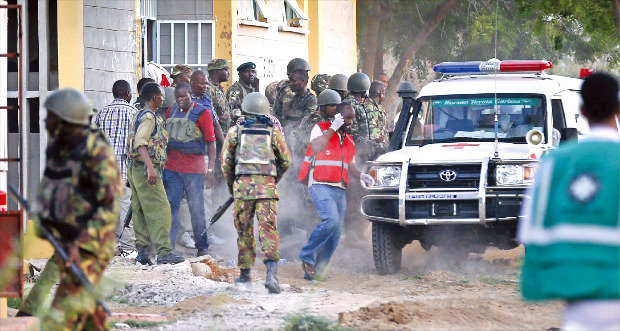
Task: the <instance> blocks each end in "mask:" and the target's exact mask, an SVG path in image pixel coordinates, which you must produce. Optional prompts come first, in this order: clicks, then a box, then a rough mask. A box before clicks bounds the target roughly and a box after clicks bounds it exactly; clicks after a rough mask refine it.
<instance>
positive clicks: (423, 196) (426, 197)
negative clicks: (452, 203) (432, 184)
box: [405, 193, 456, 200]
mask: <svg viewBox="0 0 620 331" xmlns="http://www.w3.org/2000/svg"><path fill="white" fill-rule="evenodd" d="M405 198H406V199H407V200H444V199H456V195H455V194H432V193H430V194H429V193H408V194H407V195H406V196H405Z"/></svg>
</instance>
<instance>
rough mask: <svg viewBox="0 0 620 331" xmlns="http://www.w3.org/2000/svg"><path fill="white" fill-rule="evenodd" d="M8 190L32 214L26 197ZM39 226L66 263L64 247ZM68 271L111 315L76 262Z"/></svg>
mask: <svg viewBox="0 0 620 331" xmlns="http://www.w3.org/2000/svg"><path fill="white" fill-rule="evenodd" d="M9 192H11V194H12V195H13V197H14V198H15V199H16V200H17V201H18V202H19V203H20V204H21V205H22V206H23V207H24V209H25V210H26V211H27V212H28V213H29V214H32V211H31V209H30V205H29V204H28V201H26V199H24V197H22V196H21V195H20V194H19V192H18V191H17V189H15V186H13V185H9ZM39 228H40V229H41V231H42V232H43V234H44V235H45V238H46V239H47V240H48V241H49V242H50V243H51V244H52V246H53V247H54V249H55V250H56V253H57V254H58V256H60V259H61V260H62V262H64V263H66V262H67V261H69V254H67V251H66V250H65V248H64V247H63V246H62V245H61V244H60V242H58V239H56V237H54V235H53V234H52V233H51V232H50V230H49V229H48V228H47V227H46V226H45V225H44V224H43V223H41V222H39ZM69 271H70V272H71V273H72V274H73V276H75V277H76V278H77V279H78V280H79V281H80V283H81V284H82V286H84V288H85V289H86V290H87V291H88V292H89V293H90V294H92V295H93V296H94V297H95V300H97V305H99V306H101V308H103V310H104V311H105V313H106V314H107V315H108V316H111V315H112V313H111V312H110V311H109V310H108V308H106V306H105V305H104V304H103V302H102V301H101V299H99V292H98V291H97V289H96V288H95V286H93V284H92V283H91V282H90V281H89V280H88V278H87V277H86V274H84V271H82V269H81V268H80V266H79V265H77V263H75V262H73V263H72V264H71V267H70V268H69Z"/></svg>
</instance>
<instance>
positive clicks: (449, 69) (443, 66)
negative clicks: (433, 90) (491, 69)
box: [433, 61, 482, 75]
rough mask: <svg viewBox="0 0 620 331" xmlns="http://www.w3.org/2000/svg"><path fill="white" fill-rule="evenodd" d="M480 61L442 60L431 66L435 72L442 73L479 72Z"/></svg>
mask: <svg viewBox="0 0 620 331" xmlns="http://www.w3.org/2000/svg"><path fill="white" fill-rule="evenodd" d="M481 63H482V61H467V62H443V63H440V64H438V65H436V66H434V67H433V70H435V72H441V73H442V74H457V75H458V74H479V73H481V72H482V71H480V64H481Z"/></svg>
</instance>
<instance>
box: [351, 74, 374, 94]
mask: <svg viewBox="0 0 620 331" xmlns="http://www.w3.org/2000/svg"><path fill="white" fill-rule="evenodd" d="M369 88H370V78H368V75H366V74H365V73H363V72H356V73H354V74H353V75H351V77H349V80H348V81H347V90H349V91H350V92H366V91H368V89H369Z"/></svg>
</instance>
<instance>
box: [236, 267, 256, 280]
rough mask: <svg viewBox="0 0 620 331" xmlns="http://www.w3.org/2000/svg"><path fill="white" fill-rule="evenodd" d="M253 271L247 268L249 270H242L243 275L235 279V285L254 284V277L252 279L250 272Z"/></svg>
mask: <svg viewBox="0 0 620 331" xmlns="http://www.w3.org/2000/svg"><path fill="white" fill-rule="evenodd" d="M251 270H252V269H250V268H247V269H241V275H240V276H239V277H237V278H235V284H239V283H247V284H249V283H251V282H252V277H250V271H251Z"/></svg>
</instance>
